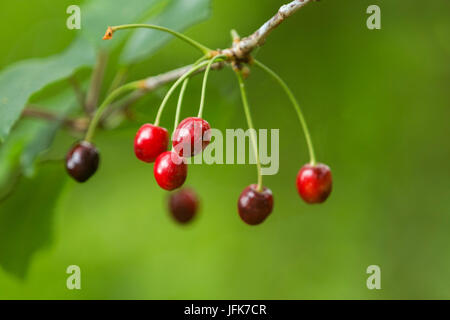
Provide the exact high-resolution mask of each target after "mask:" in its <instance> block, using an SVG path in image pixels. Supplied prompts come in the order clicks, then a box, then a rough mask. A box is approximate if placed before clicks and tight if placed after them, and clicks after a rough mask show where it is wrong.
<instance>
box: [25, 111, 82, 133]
mask: <svg viewBox="0 0 450 320" xmlns="http://www.w3.org/2000/svg"><path fill="white" fill-rule="evenodd" d="M22 117H29V118H38V119H43V120H47V121H55V122H61V123H62V124H63V125H64V126H66V127H68V128H70V129H72V130H75V131H84V130H86V128H87V124H88V123H89V120H88V119H87V118H74V119H71V118H65V117H62V116H60V115H58V114H56V113H53V112H50V111H48V110H43V109H39V108H38V107H36V106H34V105H29V106H27V107H26V108H25V109H24V110H23V111H22Z"/></svg>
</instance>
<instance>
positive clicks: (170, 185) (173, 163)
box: [153, 151, 187, 191]
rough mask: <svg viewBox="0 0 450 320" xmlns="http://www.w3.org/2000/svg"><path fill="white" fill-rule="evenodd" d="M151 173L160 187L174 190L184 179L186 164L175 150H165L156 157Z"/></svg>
mask: <svg viewBox="0 0 450 320" xmlns="http://www.w3.org/2000/svg"><path fill="white" fill-rule="evenodd" d="M153 174H154V176H155V179H156V182H157V183H158V185H159V186H160V187H161V188H163V189H165V190H169V191H170V190H174V189H176V188H179V187H181V186H182V185H183V183H184V181H185V180H186V176H187V165H186V163H185V161H184V159H183V158H182V157H180V156H179V155H178V154H177V153H176V152H173V151H166V152H164V153H161V154H160V155H159V156H158V158H156V161H155V166H154V168H153Z"/></svg>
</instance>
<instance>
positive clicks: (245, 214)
mask: <svg viewBox="0 0 450 320" xmlns="http://www.w3.org/2000/svg"><path fill="white" fill-rule="evenodd" d="M272 209H273V195H272V191H271V190H270V189H269V188H266V187H263V188H262V190H261V191H258V186H257V185H256V184H251V185H249V186H248V187H247V188H245V189H244V190H243V191H242V193H241V195H240V196H239V200H238V212H239V216H240V217H241V219H242V221H244V222H245V223H247V224H249V225H252V226H254V225H258V224H260V223H262V222H263V221H264V220H266V218H267V217H268V216H269V215H270V213H271V212H272Z"/></svg>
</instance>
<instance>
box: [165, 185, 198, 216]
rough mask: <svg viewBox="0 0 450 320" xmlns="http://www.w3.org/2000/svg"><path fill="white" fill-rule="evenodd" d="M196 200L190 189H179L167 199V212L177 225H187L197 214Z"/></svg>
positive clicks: (195, 195)
mask: <svg viewBox="0 0 450 320" xmlns="http://www.w3.org/2000/svg"><path fill="white" fill-rule="evenodd" d="M197 209H198V198H197V194H196V193H195V192H194V190H192V189H186V188H184V189H181V190H179V191H176V192H174V193H172V194H171V195H170V197H169V210H170V213H171V215H172V217H173V218H174V219H175V220H176V221H178V222H179V223H183V224H184V223H188V222H189V221H191V220H192V219H193V218H194V216H195V215H196V213H197Z"/></svg>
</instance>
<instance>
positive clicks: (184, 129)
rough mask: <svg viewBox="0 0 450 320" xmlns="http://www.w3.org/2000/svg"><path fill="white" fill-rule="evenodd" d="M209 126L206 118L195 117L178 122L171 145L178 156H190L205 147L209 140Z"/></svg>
mask: <svg viewBox="0 0 450 320" xmlns="http://www.w3.org/2000/svg"><path fill="white" fill-rule="evenodd" d="M209 130H211V126H210V125H209V123H208V122H207V121H206V120H203V119H201V118H196V117H190V118H186V119H184V120H183V121H181V122H180V124H179V125H178V126H177V129H176V130H175V132H174V135H173V139H172V146H173V148H174V150H175V151H176V152H178V154H179V155H180V156H184V157H191V156H194V155H196V154H198V153H200V152H202V150H204V149H205V148H206V146H207V145H208V144H209V143H210V142H211V132H210V131H209Z"/></svg>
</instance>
